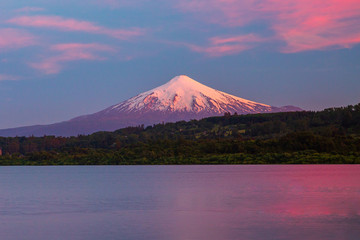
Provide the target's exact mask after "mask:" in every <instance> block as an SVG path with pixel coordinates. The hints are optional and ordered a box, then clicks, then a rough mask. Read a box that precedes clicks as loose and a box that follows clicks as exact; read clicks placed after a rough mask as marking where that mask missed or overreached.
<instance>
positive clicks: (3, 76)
mask: <svg viewBox="0 0 360 240" xmlns="http://www.w3.org/2000/svg"><path fill="white" fill-rule="evenodd" d="M19 79H20V78H19V77H18V76H13V75H7V74H0V81H16V80H19Z"/></svg>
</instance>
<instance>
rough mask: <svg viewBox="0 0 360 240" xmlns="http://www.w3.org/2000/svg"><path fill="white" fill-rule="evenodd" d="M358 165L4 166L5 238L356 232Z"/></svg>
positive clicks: (0, 217) (1, 210)
mask: <svg viewBox="0 0 360 240" xmlns="http://www.w3.org/2000/svg"><path fill="white" fill-rule="evenodd" d="M359 237H360V165H236V166H235V165H217V166H215V165H212V166H199V165H196V166H54V167H30V166H24V167H1V168H0V239H1V240H13V239H14V240H15V239H16V240H22V239H26V240H49V239H50V240H54V239H56V240H60V239H69V240H70V239H71V240H73V239H82V240H83V239H90V240H95V239H96V240H106V239H126V240H128V239H130V240H131V239H134V240H135V239H136V240H139V239H147V240H148V239H156V240H162V239H166V240H171V239H179V240H180V239H181V240H183V239H189V240H191V239H204V240H212V239H214V240H215V239H216V240H223V239H229V240H234V239H241V240H247V239H251V240H254V239H255V240H256V239H259V240H260V239H265V240H269V239H274V240H275V239H276V240H278V239H291V240H297V239H299V240H300V239H306V240H319V239H321V240H322V239H327V240H328V239H334V240H335V239H336V240H338V239H341V240H344V239H354V240H357V239H359Z"/></svg>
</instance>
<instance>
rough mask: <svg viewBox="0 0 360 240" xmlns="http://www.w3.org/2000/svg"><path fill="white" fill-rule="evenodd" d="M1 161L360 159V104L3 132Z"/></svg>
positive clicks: (107, 161)
mask: <svg viewBox="0 0 360 240" xmlns="http://www.w3.org/2000/svg"><path fill="white" fill-rule="evenodd" d="M0 148H1V149H2V153H3V155H2V156H0V165H62V164H81V165H86V164H230V163H233V164H238V163H256V164H266V163H360V104H357V105H354V106H353V105H350V106H347V107H341V108H329V109H325V110H323V111H316V112H315V111H302V112H286V113H268V114H249V115H236V114H234V115H230V114H225V115H224V116H222V117H210V118H204V119H201V120H191V121H188V122H186V121H179V122H176V123H165V124H156V125H152V126H146V127H145V126H143V125H141V126H136V127H127V128H123V129H119V130H117V131H114V132H97V133H94V134H91V135H79V136H76V137H55V136H43V137H33V136H32V137H0Z"/></svg>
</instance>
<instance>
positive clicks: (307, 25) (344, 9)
mask: <svg viewBox="0 0 360 240" xmlns="http://www.w3.org/2000/svg"><path fill="white" fill-rule="evenodd" d="M177 8H179V9H181V10H182V11H187V12H194V13H195V14H196V16H197V17H200V18H202V19H204V20H206V21H208V22H211V23H216V24H220V25H223V26H227V27H230V28H232V27H242V26H247V25H249V24H251V23H253V22H257V23H259V22H261V23H263V24H264V25H267V26H268V27H269V29H271V30H272V31H273V32H274V36H273V37H274V38H277V39H278V41H282V42H285V46H284V47H283V48H281V49H280V51H282V52H286V53H293V52H301V51H307V50H318V49H328V48H348V47H351V46H353V45H355V44H359V43H360V28H359V27H358V26H360V4H359V1H358V0H342V1H339V0H327V1H323V0H301V1H298V0H290V1H283V0H262V1H253V0H242V1H238V0H183V1H180V2H179V3H178V5H177Z"/></svg>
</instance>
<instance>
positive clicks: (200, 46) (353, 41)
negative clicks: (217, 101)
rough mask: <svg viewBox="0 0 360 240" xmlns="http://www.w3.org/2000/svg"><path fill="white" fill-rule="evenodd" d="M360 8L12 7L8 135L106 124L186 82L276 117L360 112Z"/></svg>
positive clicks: (87, 0) (7, 6)
mask: <svg viewBox="0 0 360 240" xmlns="http://www.w3.org/2000/svg"><path fill="white" fill-rule="evenodd" d="M359 25H360V4H359V3H358V0H356V1H355V0H345V1H344V0H343V1H339V0H328V1H323V0H311V1H310V0H303V1H281V0H259V1H252V0H242V1H237V0H191V1H190V0H182V1H180V0H172V1H165V0H153V1H149V0H138V1H126V0H107V1H100V0H83V1H77V2H75V3H74V1H70V0H62V1H55V0H46V1H45V0H32V1H24V0H23V1H21V0H19V1H10V0H2V1H1V3H0V128H9V127H17V126H24V125H33V124H47V123H54V122H59V121H64V120H68V119H70V118H73V117H76V116H79V115H83V114H89V113H94V112H96V111H99V110H102V109H103V108H105V107H108V106H110V105H113V104H116V103H118V102H121V101H123V100H126V99H127V98H129V97H132V96H134V95H136V94H138V93H140V92H143V91H146V90H149V89H151V88H154V87H157V86H158V85H161V84H163V83H165V82H167V81H168V80H170V79H171V78H172V77H174V76H176V75H180V74H185V75H188V76H190V77H191V78H194V79H195V80H197V81H199V82H201V83H203V84H205V85H208V86H210V87H213V88H216V89H219V90H222V91H225V92H228V93H230V94H233V95H236V96H239V97H242V98H247V99H250V100H253V101H257V102H262V103H266V104H270V105H273V106H283V105H295V106H299V107H301V108H304V109H306V110H320V109H323V108H326V107H332V106H345V105H349V104H356V103H358V102H360V97H359V96H360V94H359V92H360V91H359V90H360V81H359V80H360V79H359V76H360V59H359V56H360V44H359V43H360V28H359V27H358V26H359Z"/></svg>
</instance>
